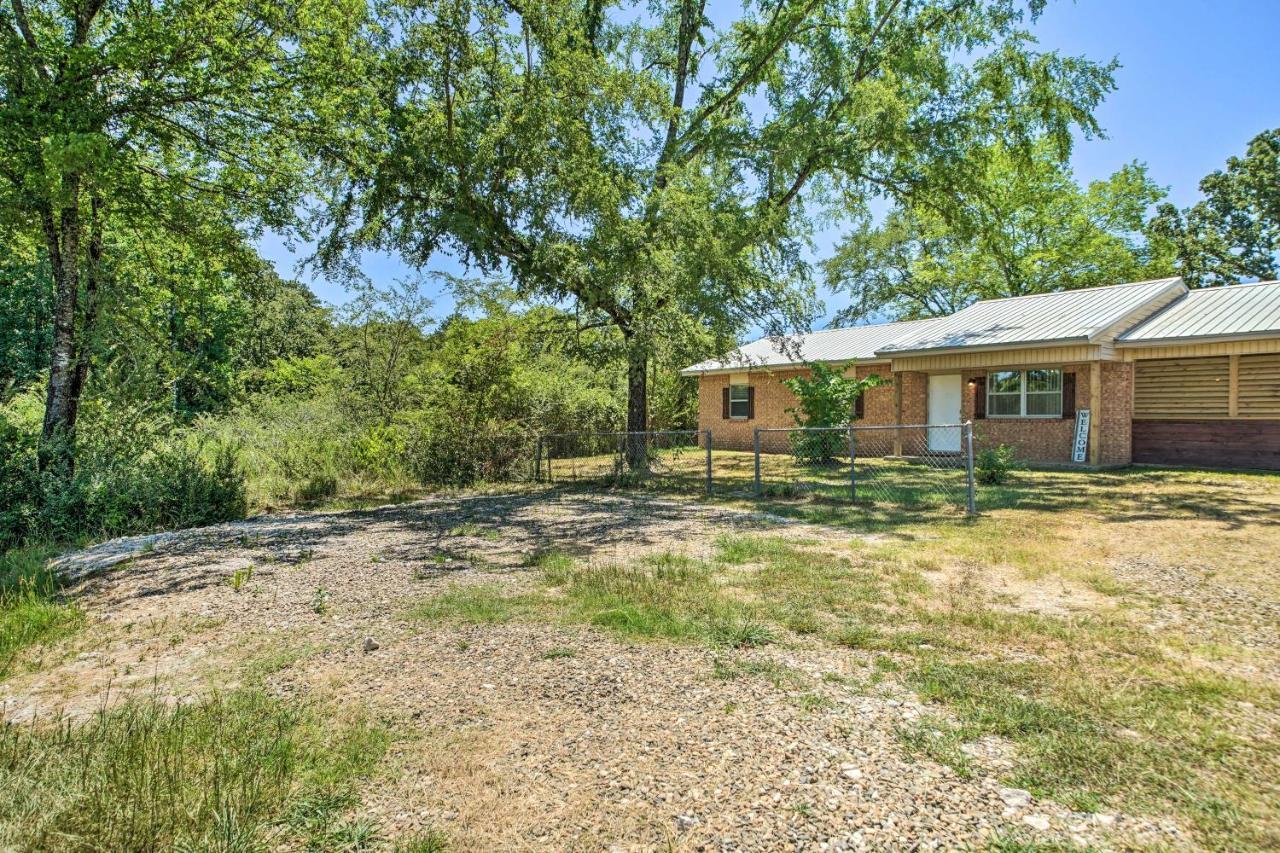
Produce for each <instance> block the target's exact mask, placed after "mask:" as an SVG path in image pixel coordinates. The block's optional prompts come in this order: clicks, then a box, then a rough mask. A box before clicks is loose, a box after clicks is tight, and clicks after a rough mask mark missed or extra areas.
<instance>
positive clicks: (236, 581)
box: [227, 566, 253, 592]
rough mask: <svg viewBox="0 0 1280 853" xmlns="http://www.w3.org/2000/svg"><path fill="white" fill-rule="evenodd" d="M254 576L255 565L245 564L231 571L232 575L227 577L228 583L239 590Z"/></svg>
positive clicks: (234, 589) (233, 588) (235, 589)
mask: <svg viewBox="0 0 1280 853" xmlns="http://www.w3.org/2000/svg"><path fill="white" fill-rule="evenodd" d="M252 577H253V566H245V567H244V568H242V569H236V570H235V571H234V572H232V573H231V577H229V578H227V585H228V586H229V587H231V589H232V590H233V591H235V592H239V591H240V590H241V588H243V587H244V585H245V584H246V583H248V582H249V579H250V578H252Z"/></svg>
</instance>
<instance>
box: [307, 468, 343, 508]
mask: <svg viewBox="0 0 1280 853" xmlns="http://www.w3.org/2000/svg"><path fill="white" fill-rule="evenodd" d="M337 495H338V478H337V477H333V476H330V475H328V474H321V475H318V476H315V477H311V478H310V479H308V480H307V481H306V482H305V483H303V484H302V486H301V487H299V489H298V502H299V503H315V502H316V501H323V500H327V499H329V498H333V497H337Z"/></svg>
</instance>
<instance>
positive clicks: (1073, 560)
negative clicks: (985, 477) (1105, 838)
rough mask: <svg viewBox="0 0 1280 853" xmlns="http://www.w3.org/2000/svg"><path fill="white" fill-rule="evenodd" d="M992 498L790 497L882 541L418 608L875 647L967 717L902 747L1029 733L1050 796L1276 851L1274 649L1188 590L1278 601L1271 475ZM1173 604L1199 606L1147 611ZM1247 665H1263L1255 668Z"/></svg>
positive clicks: (556, 568)
mask: <svg viewBox="0 0 1280 853" xmlns="http://www.w3.org/2000/svg"><path fill="white" fill-rule="evenodd" d="M984 501H985V505H986V507H987V510H986V512H985V513H984V514H983V516H982V517H981V518H978V519H974V520H968V519H964V518H962V517H960V516H958V515H957V514H955V513H950V514H947V513H940V514H934V515H930V516H926V517H921V516H919V515H915V514H911V513H906V512H898V511H895V510H893V509H892V508H886V509H884V510H880V511H875V510H872V511H869V510H868V509H867V508H865V507H861V508H858V507H848V506H841V505H838V504H831V503H826V502H821V501H815V500H812V499H808V500H796V501H776V502H773V503H771V504H770V505H769V509H770V510H771V511H772V512H775V513H779V514H784V515H792V516H795V517H798V518H802V519H804V520H806V521H817V522H822V523H824V524H828V525H836V526H839V527H847V528H849V529H850V530H853V531H857V532H858V533H861V534H865V533H867V532H868V531H873V532H874V533H875V534H876V535H875V536H873V537H871V538H870V539H868V538H867V537H865V536H862V537H859V538H854V539H851V540H848V541H847V544H844V545H835V544H833V543H832V542H831V541H827V542H819V543H811V544H804V545H797V544H795V543H794V542H791V541H787V540H783V539H780V538H777V537H762V536H742V535H732V536H728V535H727V536H722V537H721V538H720V540H719V541H718V543H717V549H716V552H715V554H714V555H713V556H712V557H711V558H710V559H707V560H691V559H689V558H687V557H681V556H678V555H675V554H668V555H660V556H658V557H651V558H647V559H643V560H638V561H635V562H633V563H629V564H623V565H619V564H617V563H607V564H591V563H583V562H579V561H574V560H572V559H571V558H568V557H566V556H563V555H552V556H550V557H545V558H544V561H543V563H542V566H541V568H542V570H543V573H542V585H541V586H540V587H539V588H538V590H537V591H536V592H535V593H532V594H530V593H522V594H520V595H518V596H515V595H513V596H507V595H504V594H503V593H501V592H499V591H495V590H494V589H474V588H473V589H471V590H468V591H463V590H454V591H451V592H449V593H447V594H446V595H445V596H444V597H442V598H439V599H436V600H435V602H434V603H433V604H431V605H429V607H428V609H427V611H425V613H426V615H431V616H434V617H436V618H439V617H444V616H449V617H460V618H474V617H475V616H476V615H477V614H480V615H483V617H484V618H485V619H505V618H520V619H549V620H554V621H559V622H565V621H567V622H577V623H587V624H592V625H596V626H599V627H603V628H606V629H609V630H613V631H616V632H619V633H622V634H624V635H627V636H634V637H652V638H662V639H666V640H674V641H678V642H690V641H691V642H698V643H709V644H713V645H714V644H724V645H735V644H742V645H746V644H754V643H768V642H782V643H788V644H793V645H794V644H804V643H808V642H815V641H816V642H821V643H830V644H835V645H840V646H844V647H848V648H854V649H859V650H865V651H869V652H874V653H877V654H879V655H881V656H882V659H883V666H882V668H883V669H884V670H885V671H887V672H894V673H896V677H899V678H901V679H902V680H904V681H905V682H906V683H907V684H908V685H909V686H911V687H912V688H914V689H915V690H916V691H917V692H918V693H919V694H920V696H921V697H922V698H923V699H925V700H927V701H928V702H932V703H936V704H937V705H938V706H939V708H940V710H943V711H945V712H946V713H947V714H948V715H949V719H951V720H952V721H953V722H952V723H950V724H947V725H945V726H942V727H941V730H937V728H938V727H937V725H935V724H932V723H928V722H926V723H923V724H922V725H923V726H925V727H926V728H929V727H932V728H934V729H935V730H934V731H932V732H931V733H930V734H929V735H928V736H922V735H921V732H920V731H904V733H903V737H904V742H905V743H906V744H907V745H908V747H909V748H912V749H917V750H920V751H922V752H924V753H926V754H928V755H930V756H931V757H933V758H936V759H938V760H941V761H943V762H944V763H950V764H952V765H953V766H955V767H956V768H957V769H958V770H960V771H962V772H967V770H968V759H967V758H966V757H965V755H964V753H962V752H961V751H959V749H958V746H959V745H960V744H962V743H966V742H971V741H975V740H977V739H979V738H983V737H988V736H995V737H998V738H1001V739H1004V740H1006V741H1009V742H1012V743H1014V744H1016V745H1017V749H1016V754H1017V760H1016V765H1015V768H1014V770H1013V771H1012V772H1011V773H1010V774H1008V777H1007V781H1008V782H1009V783H1010V784H1014V785H1017V786H1019V787H1026V788H1029V789H1030V790H1031V791H1032V792H1033V793H1035V794H1037V795H1039V796H1048V797H1053V798H1055V799H1058V800H1060V801H1062V802H1064V803H1065V804H1067V805H1068V806H1070V807H1072V808H1076V809H1079V810H1082V811H1105V810H1111V809H1124V810H1130V811H1134V812H1138V813H1145V814H1151V815H1165V814H1171V815H1175V816H1176V817H1177V818H1178V819H1179V820H1180V821H1181V822H1182V823H1183V824H1184V825H1185V826H1187V827H1189V828H1190V830H1191V831H1192V833H1193V835H1194V836H1195V838H1196V839H1197V840H1198V841H1199V842H1200V843H1202V844H1204V845H1206V846H1209V847H1232V846H1238V845H1243V846H1248V847H1275V846H1280V813H1278V810H1277V803H1278V802H1280V799H1278V798H1277V794H1278V793H1280V792H1277V789H1276V785H1275V780H1276V779H1277V778H1280V747H1278V746H1277V744H1276V742H1275V740H1274V738H1273V737H1271V736H1270V735H1269V733H1270V732H1273V731H1274V726H1275V725H1276V722H1277V720H1280V683H1278V682H1277V680H1276V677H1277V675H1278V674H1280V649H1277V648H1275V647H1269V648H1245V647H1244V646H1243V645H1241V644H1238V643H1236V642H1233V641H1232V633H1233V631H1234V630H1235V628H1234V627H1233V626H1232V625H1231V623H1230V622H1222V623H1221V624H1217V623H1216V622H1215V620H1216V619H1221V618H1224V617H1229V616H1230V614H1229V613H1222V612H1218V611H1217V610H1215V607H1216V603H1215V602H1213V601H1196V600H1195V599H1196V596H1195V593H1194V587H1192V586H1188V587H1186V589H1183V588H1181V587H1178V586H1177V583H1178V582H1179V581H1178V580H1177V579H1179V578H1182V577H1184V576H1194V578H1195V579H1196V580H1197V581H1198V582H1203V581H1205V580H1206V579H1207V580H1208V582H1209V583H1210V584H1211V585H1212V584H1223V585H1230V586H1232V587H1236V588H1239V589H1241V590H1244V591H1245V592H1246V593H1247V594H1256V595H1258V596H1263V597H1266V598H1267V599H1268V600H1272V601H1274V599H1275V596H1276V592H1277V576H1276V574H1275V572H1274V555H1275V554H1278V553H1280V518H1277V515H1276V507H1277V506H1280V477H1276V476H1273V475H1253V474H1218V473H1205V472H1154V471H1143V470H1134V471H1125V472H1117V473H1103V474H1078V473H1064V472H1023V473H1021V474H1019V475H1018V478H1017V480H1016V481H1015V482H1014V483H1013V484H1011V485H1010V486H1008V487H1005V488H1001V489H998V490H990V491H988V492H987V493H986V494H985V495H984ZM1132 560H1143V561H1146V563H1147V564H1150V565H1154V566H1157V567H1162V571H1165V573H1166V574H1167V575H1168V577H1171V578H1174V579H1175V580H1174V586H1173V587H1171V588H1165V587H1161V586H1159V585H1155V586H1150V585H1145V582H1144V583H1136V584H1135V583H1133V582H1131V581H1130V580H1127V579H1125V578H1120V577H1117V575H1116V574H1115V568H1116V567H1117V566H1123V565H1125V564H1126V563H1127V562H1128V561H1132ZM1197 606H1200V607H1201V608H1202V610H1203V612H1197V611H1196V608H1197ZM1170 607H1174V608H1185V609H1187V610H1188V612H1189V613H1190V614H1191V615H1194V616H1197V617H1198V618H1196V619H1190V620H1189V621H1187V622H1186V623H1182V622H1178V621H1172V622H1170V621H1168V620H1167V619H1165V620H1161V623H1160V624H1158V625H1156V624H1153V613H1160V612H1163V611H1164V610H1166V609H1168V608H1170ZM727 626H737V628H732V627H727ZM743 626H750V628H749V629H746V633H745V634H744V633H742V631H743ZM1259 627H1260V628H1261V629H1263V630H1267V629H1268V628H1274V625H1271V626H1268V625H1261V626H1259ZM1153 629H1154V630H1153ZM744 637H746V638H747V639H744ZM1242 661H1247V662H1248V665H1249V666H1250V667H1253V668H1255V669H1257V668H1261V669H1262V671H1263V672H1265V673H1266V674H1267V677H1263V678H1256V677H1255V678H1246V677H1241V676H1240V675H1238V674H1237V673H1236V666H1237V664H1239V663H1241V662H1242ZM806 695H807V694H802V695H800V696H799V697H798V699H797V701H805V697H806Z"/></svg>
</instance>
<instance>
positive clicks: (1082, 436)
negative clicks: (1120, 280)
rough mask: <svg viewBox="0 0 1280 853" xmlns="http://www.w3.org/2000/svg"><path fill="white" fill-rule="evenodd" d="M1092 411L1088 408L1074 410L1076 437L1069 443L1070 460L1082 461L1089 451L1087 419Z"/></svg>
mask: <svg viewBox="0 0 1280 853" xmlns="http://www.w3.org/2000/svg"><path fill="white" fill-rule="evenodd" d="M1091 417H1092V413H1091V412H1090V411H1089V410H1088V409H1077V410H1076V439H1075V441H1074V442H1073V443H1072V445H1071V461H1072V462H1083V461H1084V460H1085V458H1086V456H1087V455H1088V453H1089V420H1090V418H1091Z"/></svg>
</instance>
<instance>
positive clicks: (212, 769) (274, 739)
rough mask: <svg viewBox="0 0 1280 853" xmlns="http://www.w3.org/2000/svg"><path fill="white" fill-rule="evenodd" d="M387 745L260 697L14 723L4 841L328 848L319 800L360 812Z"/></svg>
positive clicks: (1, 752) (1, 762) (61, 845)
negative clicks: (359, 800)
mask: <svg viewBox="0 0 1280 853" xmlns="http://www.w3.org/2000/svg"><path fill="white" fill-rule="evenodd" d="M386 743H387V738H386V735H385V734H384V733H383V732H382V731H381V730H380V729H378V728H376V727H373V726H371V725H369V724H368V723H366V722H365V721H364V720H363V719H360V718H346V719H339V720H335V719H333V718H331V717H329V716H328V715H327V714H326V713H324V712H323V711H322V709H321V708H319V707H318V706H310V705H300V704H298V702H297V700H296V699H294V700H291V701H290V702H289V703H286V702H284V701H282V700H278V699H274V698H272V697H269V696H267V695H266V694H265V693H262V692H259V691H254V690H240V691H236V692H234V693H230V694H226V695H221V696H213V697H211V698H208V699H205V700H203V701H200V702H197V703H193V704H189V705H180V706H174V707H171V706H167V705H165V704H163V703H161V702H159V701H157V700H154V699H152V698H142V699H133V700H130V701H128V702H126V703H124V704H123V705H120V706H118V707H116V708H113V709H111V710H102V711H99V712H98V714H97V715H95V716H94V717H93V718H91V719H90V720H88V721H87V722H83V723H72V722H70V721H66V722H55V723H51V724H44V725H31V726H21V727H19V726H9V727H6V728H5V729H4V730H3V731H0V792H3V793H0V834H2V835H3V837H4V838H5V839H6V843H7V844H12V845H14V846H15V847H17V848H19V849H31V850H35V849H100V850H137V849H157V848H160V849H179V850H197V849H199V850H206V849H219V850H257V849H264V848H266V847H267V846H273V847H275V846H284V847H289V848H297V847H301V846H311V845H313V844H315V843H316V842H318V841H320V839H318V838H317V837H316V836H317V834H318V833H319V832H320V830H319V829H318V826H319V824H318V823H317V822H316V821H317V819H318V818H317V808H316V805H315V804H316V803H325V804H327V805H328V807H329V808H331V809H332V810H335V814H336V810H337V809H338V808H341V807H345V806H346V805H347V804H350V803H353V802H354V799H353V797H354V793H353V791H354V788H353V785H354V784H355V781H356V780H358V779H360V778H361V777H363V776H365V775H367V774H368V773H369V772H370V771H371V770H372V768H373V766H374V764H375V763H376V762H377V761H378V760H379V758H380V756H381V755H382V752H383V750H384V749H385V746H386ZM308 804H309V805H308ZM304 815H309V816H310V817H309V818H304V817H302V816H304ZM331 825H332V826H336V825H337V824H336V821H331ZM278 828H283V829H284V832H285V837H284V838H280V837H279V834H278V832H279V830H278ZM358 834H359V833H348V835H349V837H353V836H354V835H358Z"/></svg>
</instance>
